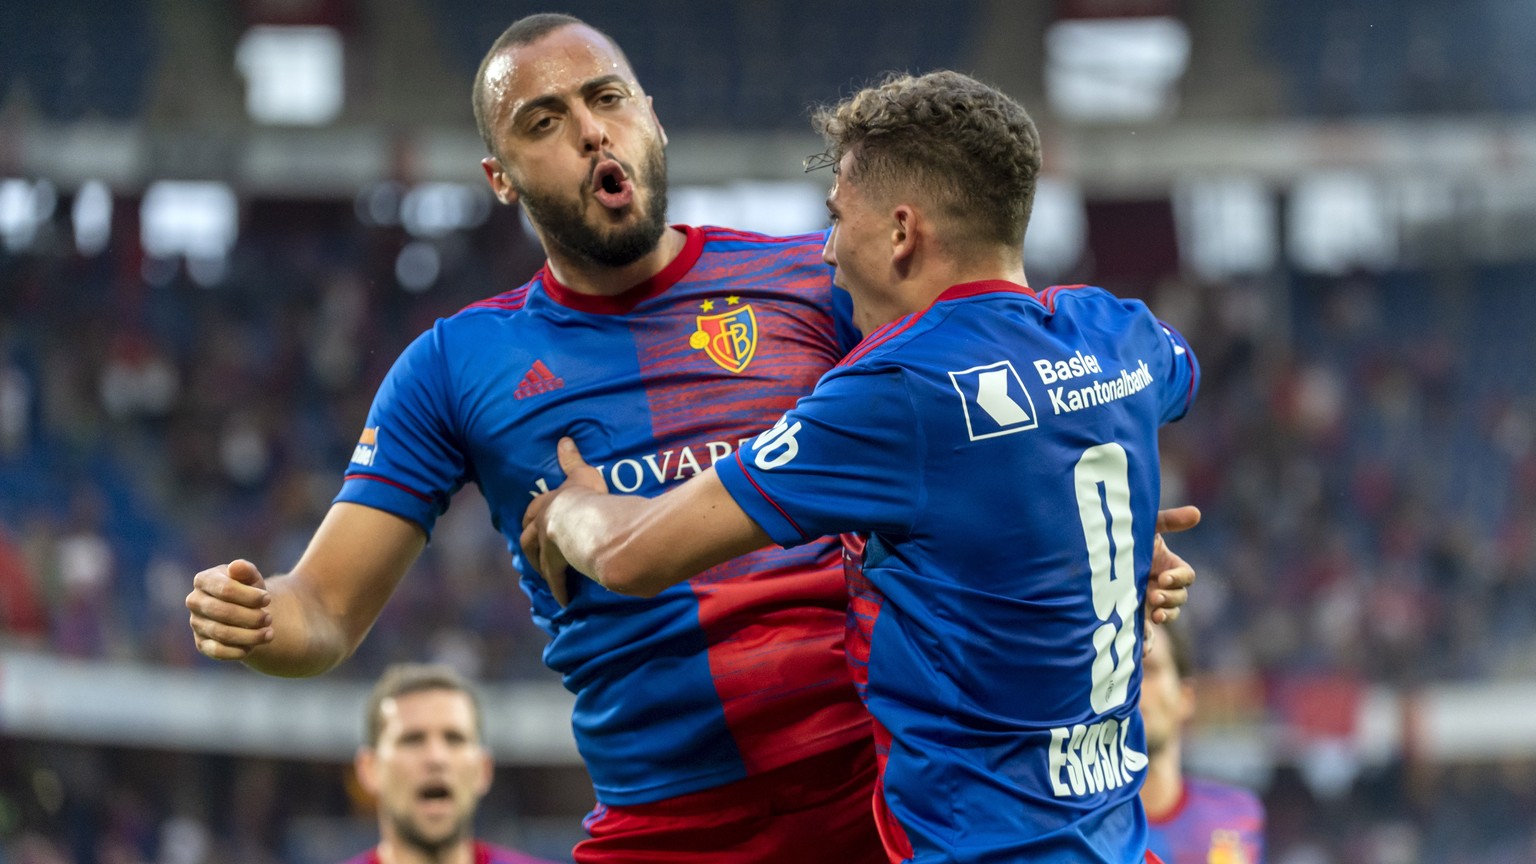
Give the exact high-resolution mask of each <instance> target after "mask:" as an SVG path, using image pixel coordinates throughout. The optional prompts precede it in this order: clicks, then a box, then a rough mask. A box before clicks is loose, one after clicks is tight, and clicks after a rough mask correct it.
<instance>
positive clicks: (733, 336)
mask: <svg viewBox="0 0 1536 864" xmlns="http://www.w3.org/2000/svg"><path fill="white" fill-rule="evenodd" d="M726 302H727V303H729V304H731V306H733V307H735V308H733V309H730V310H729V311H726V312H721V313H719V314H717V315H700V316H699V317H698V326H699V329H697V330H695V331H693V335H692V336H690V337H689V338H688V347H690V348H692V349H694V350H695V351H703V352H704V353H705V354H707V355H708V356H709V359H711V360H713V361H715V364H716V365H717V366H719V367H720V368H721V369H724V370H725V371H727V372H740V371H742V370H743V369H745V368H747V364H748V363H751V362H752V355H753V354H755V353H757V315H756V314H754V313H753V312H752V307H751V306H750V305H742V306H737V305H736V304H737V303H739V302H741V301H739V300H738V299H737V298H735V297H728V298H726ZM713 308H714V301H713V300H706V301H704V303H703V309H704V311H706V312H707V311H709V310H710V309H713Z"/></svg>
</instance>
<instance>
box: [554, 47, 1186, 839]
mask: <svg viewBox="0 0 1536 864" xmlns="http://www.w3.org/2000/svg"><path fill="white" fill-rule="evenodd" d="M816 125H817V128H818V129H819V130H820V131H822V133H823V134H824V136H825V137H826V143H827V145H828V148H829V149H828V151H827V156H828V159H827V161H829V162H830V163H831V164H834V165H835V166H836V167H835V168H834V171H833V174H834V177H833V179H832V189H831V192H830V193H829V195H828V197H827V202H826V203H827V210H828V211H829V213H830V216H831V222H832V228H831V231H830V232H829V234H828V236H827V241H826V246H825V248H824V251H823V253H822V254H823V258H824V260H825V261H826V262H827V263H828V264H830V265H831V266H832V267H833V268H834V271H835V273H836V277H835V281H836V283H837V285H838V286H840V287H842V288H844V289H846V290H847V291H848V293H849V294H850V295H851V296H852V298H853V304H854V306H853V312H854V322H855V323H856V324H857V325H858V327H859V330H860V331H861V332H863V333H864V334H865V339H864V341H863V342H861V343H860V345H859V347H858V348H856V349H855V350H854V351H853V353H851V354H849V355H848V357H846V358H845V359H844V360H843V361H842V362H841V363H839V364H838V366H837V367H836V368H835V369H833V370H832V371H831V372H828V373H827V374H826V375H825V376H824V377H822V379H821V380H820V381H819V382H817V384H816V389H815V390H814V391H813V392H812V393H811V394H810V395H808V396H806V397H804V398H802V399H801V400H800V401H799V402H798V403H797V404H796V405H795V407H794V408H793V409H791V410H790V411H788V412H787V413H786V414H785V415H784V416H783V417H782V418H781V419H780V420H779V421H778V423H777V424H775V425H774V426H773V428H771V429H769V430H767V431H765V432H763V433H762V434H761V435H759V436H757V437H756V438H755V439H754V440H753V441H751V442H743V444H742V447H741V449H740V450H738V451H737V453H736V454H735V456H734V457H732V458H726V459H721V460H719V461H717V462H716V463H715V464H714V466H713V467H712V468H711V469H710V470H708V471H705V472H703V473H702V474H699V475H698V476H696V477H694V478H693V479H691V480H689V481H688V482H687V483H684V484H682V485H681V486H678V487H677V488H676V489H673V490H671V491H669V492H667V493H666V494H663V495H661V496H658V497H654V498H646V497H641V496H633V495H618V496H616V495H608V494H604V493H605V492H606V491H607V489H606V486H605V484H604V482H603V480H602V478H601V477H600V475H599V474H598V472H596V471H595V470H594V469H593V468H591V467H590V466H587V465H585V464H583V463H582V461H581V458H580V455H579V452H578V447H577V444H576V441H574V440H572V439H570V438H567V439H562V441H561V443H560V460H561V464H562V466H563V467H564V468H566V470H567V473H568V474H569V475H570V477H571V480H570V481H568V482H567V484H565V485H563V486H562V487H561V488H560V489H559V490H557V491H555V492H552V493H548V494H545V495H543V496H541V497H540V498H539V499H538V500H537V501H536V502H535V503H534V504H533V505H531V506H530V507H529V508H528V513H527V515H526V516H525V519H526V522H525V525H526V530H525V531H524V534H523V545H524V551H525V553H526V554H528V555H530V556H532V557H534V558H535V560H536V561H537V562H538V566H539V568H540V570H541V572H543V573H545V574H546V575H547V576H548V578H550V579H551V584H552V587H553V588H554V590H555V592H556V594H557V596H558V595H559V594H561V593H563V588H564V578H565V574H566V568H565V564H566V561H567V560H569V561H570V563H571V564H572V565H573V566H575V567H576V569H578V570H581V571H582V572H584V573H587V574H590V575H592V577H593V578H594V579H597V580H598V581H599V582H601V583H602V584H604V585H605V586H607V587H609V588H611V589H613V590H616V591H621V592H624V593H634V594H639V595H641V596H647V597H648V596H655V595H657V594H658V593H659V592H664V591H666V590H668V589H670V588H671V587H672V586H674V585H676V584H678V583H681V582H683V581H684V580H686V579H689V578H691V577H693V576H694V575H695V574H697V573H699V572H701V571H703V570H705V569H706V568H709V567H713V566H716V565H718V564H719V563H720V562H723V561H727V560H729V559H730V558H732V557H733V556H736V555H740V554H742V553H744V552H747V551H750V550H753V549H759V548H761V547H763V546H764V544H767V543H769V542H772V543H777V544H779V545H781V546H783V547H785V548H793V547H796V546H800V545H801V544H804V543H806V542H810V541H814V540H815V539H816V538H818V537H822V536H826V535H829V534H840V533H844V532H858V533H859V535H860V536H861V538H862V539H864V540H865V541H867V542H865V543H861V544H859V545H860V546H861V547H862V548H861V553H862V554H861V555H859V556H858V557H857V558H856V559H853V560H850V562H849V567H848V568H847V570H846V572H847V574H848V583H849V592H850V595H851V597H852V600H851V604H850V610H849V615H848V618H847V627H848V633H847V637H846V640H845V646H846V651H847V655H848V663H849V666H850V667H851V668H852V669H853V678H854V681H855V683H856V684H857V686H858V688H859V692H860V695H861V696H862V697H863V698H864V702H865V704H866V705H867V706H868V708H869V711H870V714H871V716H872V717H873V720H874V727H875V741H876V752H877V754H878V757H879V761H880V780H879V782H878V784H877V788H876V792H875V795H874V797H873V807H874V811H875V816H876V820H877V821H878V823H879V826H880V834H881V838H882V840H883V842H884V844H885V849H886V853H887V855H888V856H889V860H890V861H891V862H907V861H911V862H924V864H951V862H972V864H1006V862H1018V861H1031V860H1038V861H1080V862H1102V864H1124V862H1130V861H1139V860H1141V858H1142V856H1143V855H1144V854H1145V851H1146V821H1145V819H1144V818H1143V815H1142V809H1141V805H1140V802H1139V801H1138V799H1137V794H1136V793H1137V789H1138V788H1139V785H1140V782H1141V772H1142V769H1143V768H1145V766H1146V757H1145V755H1144V754H1143V752H1142V751H1143V749H1144V743H1143V740H1142V733H1141V728H1140V722H1139V717H1138V715H1137V711H1136V705H1135V703H1134V702H1133V701H1131V699H1130V695H1131V694H1133V693H1135V692H1136V687H1137V683H1138V680H1139V674H1140V668H1139V660H1140V656H1141V644H1142V641H1141V640H1142V632H1141V628H1142V609H1143V605H1142V604H1143V596H1144V593H1145V589H1146V585H1147V574H1148V572H1149V570H1150V568H1151V566H1152V562H1153V559H1154V557H1155V556H1154V547H1155V545H1156V535H1155V529H1154V522H1155V520H1156V516H1157V502H1158V499H1159V494H1160V489H1161V475H1160V472H1159V467H1158V465H1159V460H1158V443H1157V438H1158V429H1159V427H1161V426H1162V425H1163V424H1165V423H1169V422H1172V421H1174V420H1177V419H1179V418H1181V417H1183V416H1184V415H1185V413H1186V412H1187V411H1188V410H1189V407H1190V403H1191V401H1192V400H1193V399H1194V396H1195V393H1196V391H1197V390H1198V382H1199V367H1198V365H1197V364H1196V362H1195V357H1194V354H1193V352H1192V351H1191V350H1190V349H1189V346H1188V344H1187V343H1186V342H1185V341H1184V339H1183V337H1182V336H1180V335H1178V334H1177V333H1175V332H1174V331H1173V330H1172V329H1171V328H1169V327H1168V326H1167V325H1164V324H1161V323H1160V322H1159V321H1158V320H1157V319H1156V318H1155V317H1153V315H1152V314H1151V312H1150V311H1148V309H1147V307H1146V305H1145V304H1143V303H1141V302H1139V301H1133V300H1121V299H1120V298H1117V297H1115V296H1113V295H1111V294H1109V293H1108V292H1106V291H1104V290H1102V289H1099V288H1093V287H1088V286H1081V285H1080V286H1072V287H1065V288H1063V287H1057V288H1049V289H1045V290H1044V291H1042V292H1040V293H1038V294H1037V293H1036V292H1035V291H1034V290H1032V289H1030V288H1029V287H1028V286H1027V284H1026V281H1025V273H1024V261H1023V256H1022V250H1023V241H1024V234H1025V229H1026V228H1027V226H1028V224H1029V216H1030V209H1031V205H1032V203H1033V201H1034V193H1035V185H1036V179H1037V177H1038V173H1039V170H1040V163H1041V150H1040V139H1039V135H1038V133H1037V132H1036V129H1035V125H1034V122H1033V121H1032V120H1031V119H1030V117H1029V115H1028V114H1027V113H1026V112H1025V110H1024V108H1023V107H1022V106H1021V105H1019V103H1018V102H1016V101H1014V100H1012V99H1010V98H1008V97H1007V96H1005V95H1004V94H1002V93H1001V92H1000V91H998V90H996V89H995V88H993V87H990V86H988V85H985V84H982V83H981V82H979V81H977V80H975V79H974V78H970V77H969V76H966V75H962V74H959V73H956V72H935V73H930V74H927V75H922V76H918V77H913V76H897V77H892V78H890V79H889V80H887V81H886V82H885V83H883V84H881V85H879V86H876V87H869V88H866V89H864V90H861V91H859V92H858V93H856V94H854V95H853V96H850V97H849V98H848V99H846V100H844V101H843V102H841V103H839V104H838V105H836V106H835V107H832V108H828V109H825V110H823V111H820V112H818V113H817V115H816ZM1057 382H1066V383H1063V384H1060V385H1057V386H1053V385H1056V384H1057ZM1037 412H1038V413H1037ZM575 438H576V439H577V440H591V437H590V436H589V435H588V434H587V433H585V431H584V430H576V432H575Z"/></svg>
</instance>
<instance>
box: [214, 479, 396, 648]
mask: <svg viewBox="0 0 1536 864" xmlns="http://www.w3.org/2000/svg"><path fill="white" fill-rule="evenodd" d="M425 545H426V534H425V533H424V532H423V531H422V529H421V526H419V525H417V524H416V523H414V522H411V521H409V520H406V519H402V518H400V517H399V516H395V515H393V514H391V513H386V512H384V511H382V510H375V509H374V508H372V507H365V506H362V505H360V504H348V503H345V502H343V503H338V504H333V505H331V509H330V512H328V513H327V514H326V517H325V520H324V521H323V522H321V524H320V527H319V529H318V530H316V531H315V536H314V538H313V539H311V540H310V543H309V548H308V549H306V550H305V552H304V555H303V557H301V558H300V559H299V563H298V564H297V565H296V566H295V567H294V568H293V571H292V572H290V573H289V574H287V575H286V576H276V577H273V578H272V579H264V578H263V577H262V575H261V571H260V570H258V569H257V568H256V565H254V564H252V563H251V562H249V561H246V560H243V559H241V560H236V561H232V562H230V563H229V564H221V565H219V566H217V567H212V568H209V569H207V570H204V571H202V572H201V573H198V574H197V576H196V577H194V578H193V580H192V593H190V594H188V595H187V599H186V606H187V609H188V610H189V611H190V612H191V617H190V624H191V627H192V633H193V638H194V639H195V640H196V642H197V650H198V651H200V652H202V653H203V654H204V655H206V656H208V657H212V658H213V659H215V660H240V661H243V662H244V663H245V664H246V665H247V666H250V667H251V668H252V669H255V670H256V671H258V672H263V673H266V674H268V675H279V676H282V677H286V678H294V677H302V676H308V675H318V674H320V673H322V672H325V671H327V670H329V669H331V668H332V667H334V666H335V665H336V664H338V663H340V662H341V661H343V660H345V659H346V658H348V657H350V656H352V652H353V651H355V650H357V646H358V644H359V643H360V642H362V641H363V637H364V636H366V635H367V634H368V630H369V628H371V627H372V626H373V622H374V621H375V620H376V619H377V618H378V617H379V612H380V610H382V609H383V608H384V603H385V601H387V600H388V599H389V596H390V595H391V594H392V593H394V590H395V586H396V585H398V584H399V582H400V578H401V576H403V575H404V574H405V571H406V570H407V569H408V568H409V567H410V566H411V563H412V562H414V561H415V560H416V558H417V556H419V555H420V554H421V550H422V548H423V547H424V546H425Z"/></svg>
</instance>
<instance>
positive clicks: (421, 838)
mask: <svg viewBox="0 0 1536 864" xmlns="http://www.w3.org/2000/svg"><path fill="white" fill-rule="evenodd" d="M364 721H365V723H366V730H367V735H368V737H367V743H366V744H364V745H363V746H361V747H359V748H358V749H357V757H356V759H355V760H354V761H353V767H354V769H355V770H356V772H357V781H358V783H359V784H360V785H361V786H362V788H363V790H364V791H366V792H367V793H368V794H369V795H371V796H372V797H373V799H374V801H375V804H376V806H377V808H378V814H379V845H378V846H376V847H374V848H373V849H370V850H368V851H367V852H364V853H362V854H361V855H358V856H357V857H355V858H352V859H350V860H349V861H348V862H346V864H550V862H547V861H545V860H543V859H539V858H533V857H530V856H528V855H524V854H523V853H521V852H514V851H512V850H511V849H503V848H500V847H497V846H493V845H491V844H489V843H483V842H480V841H477V840H475V839H474V821H475V808H476V807H477V806H478V805H479V804H480V799H481V798H483V797H485V793H486V792H487V791H488V790H489V789H490V788H491V775H492V771H493V765H492V763H491V754H490V752H489V751H487V750H486V748H485V745H484V744H483V743H482V740H483V737H484V736H483V731H484V730H483V718H482V717H481V715H480V701H479V699H478V698H477V697H476V696H475V692H474V690H473V689H472V688H471V686H470V684H469V682H468V681H466V680H465V679H464V677H463V676H461V675H459V674H458V673H457V672H455V671H454V670H453V669H451V668H450V667H447V666H439V665H425V664H401V665H396V666H391V667H390V668H389V669H387V670H386V671H385V672H384V675H383V676H382V677H381V678H379V682H378V684H376V685H375V686H374V688H373V695H372V696H371V697H370V698H369V700H368V709H367V713H366V714H365V716H364Z"/></svg>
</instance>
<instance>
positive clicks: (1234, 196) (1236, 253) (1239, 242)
mask: <svg viewBox="0 0 1536 864" xmlns="http://www.w3.org/2000/svg"><path fill="white" fill-rule="evenodd" d="M1173 212H1174V216H1175V217H1176V218H1177V220H1178V232H1179V248H1180V249H1181V250H1183V255H1184V260H1185V263H1186V264H1188V265H1189V267H1190V269H1191V270H1193V271H1194V272H1195V273H1196V274H1198V275H1200V276H1202V277H1204V278H1206V279H1222V278H1225V277H1229V276H1237V275H1243V274H1250V273H1262V272H1265V271H1267V270H1268V269H1269V268H1270V267H1272V266H1274V263H1275V258H1276V257H1277V251H1278V250H1277V248H1276V247H1277V246H1278V243H1277V240H1278V237H1277V234H1276V223H1277V218H1276V214H1275V200H1274V196H1273V195H1272V194H1271V193H1270V190H1269V189H1268V188H1267V187H1266V186H1265V185H1264V184H1263V183H1261V182H1260V181H1259V180H1258V179H1257V178H1251V177H1227V178H1205V179H1200V180H1190V181H1186V182H1183V183H1179V184H1177V185H1176V186H1175V187H1174V192H1173Z"/></svg>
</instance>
